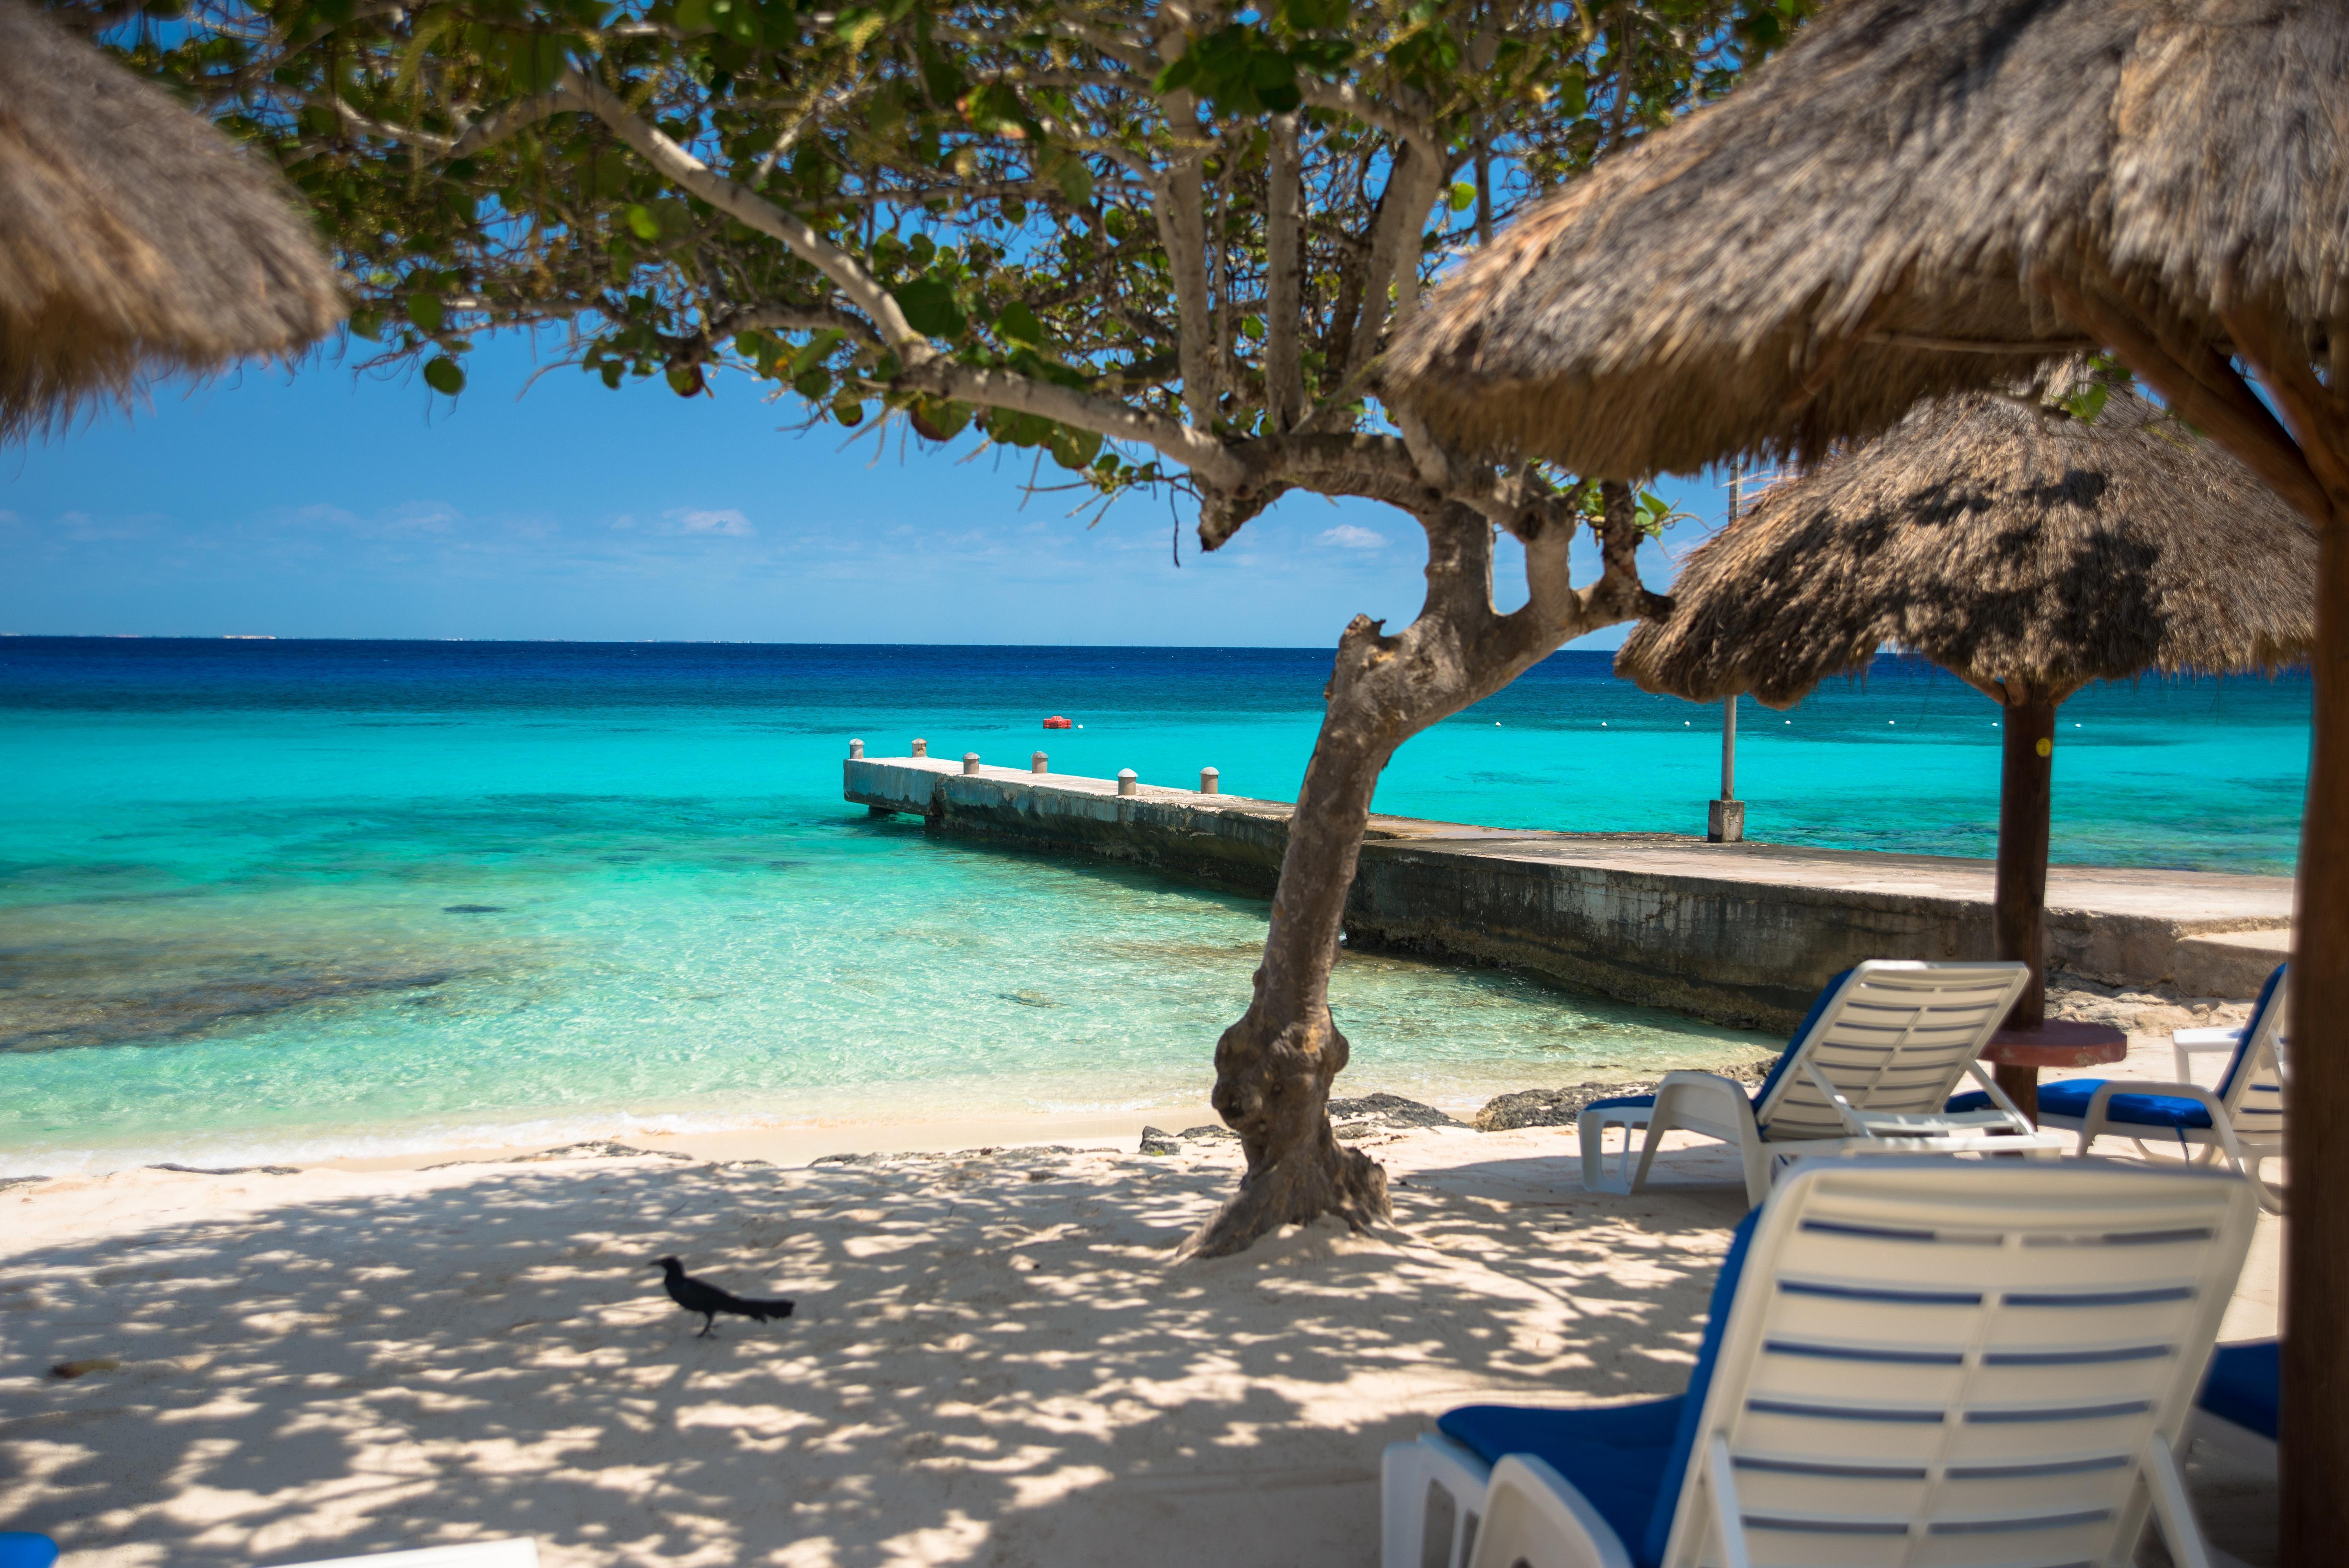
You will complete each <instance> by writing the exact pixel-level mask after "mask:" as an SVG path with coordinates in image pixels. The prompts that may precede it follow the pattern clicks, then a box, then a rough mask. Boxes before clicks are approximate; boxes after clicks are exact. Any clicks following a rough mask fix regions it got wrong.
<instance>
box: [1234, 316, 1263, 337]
mask: <svg viewBox="0 0 2349 1568" xmlns="http://www.w3.org/2000/svg"><path fill="white" fill-rule="evenodd" d="M1240 336H1241V337H1263V336H1264V317H1261V316H1243V317H1240Z"/></svg>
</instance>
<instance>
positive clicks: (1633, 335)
mask: <svg viewBox="0 0 2349 1568" xmlns="http://www.w3.org/2000/svg"><path fill="white" fill-rule="evenodd" d="M2344 81H2349V5H2342V4H2341V3H2340V0H2038V3H2035V4H2017V3H2015V0H1840V3H1839V4H1835V5H1830V6H1829V8H1828V9H1827V10H1826V12H1825V13H1824V14H1823V15H1822V16H1820V17H1819V18H1818V19H1817V20H1816V21H1815V22H1813V23H1812V24H1810V25H1809V26H1808V27H1807V28H1806V30H1805V32H1804V33H1803V34H1802V36H1799V37H1798V38H1797V39H1796V40H1795V43H1794V45H1793V46H1791V47H1789V48H1788V49H1787V50H1786V52H1785V54H1784V55H1782V56H1780V57H1778V58H1776V59H1775V60H1772V61H1770V62H1769V63H1768V64H1767V65H1765V66H1764V67H1760V68H1759V69H1758V70H1756V71H1755V73H1754V77H1753V78H1752V79H1751V80H1750V81H1748V82H1746V83H1745V84H1744V85H1743V86H1741V87H1740V88H1737V90H1736V91H1735V92H1734V93H1733V94H1732V95H1731V97H1730V98H1729V99H1726V100H1725V101H1723V103H1721V104H1719V105H1716V106H1714V107H1712V108H1708V109H1702V110H1700V111H1698V112H1697V113H1694V114H1692V115H1691V116H1690V117H1689V118H1688V119H1686V120H1684V121H1683V122H1682V123H1681V124H1680V125H1677V126H1675V127H1672V128H1671V129H1670V130H1665V131H1663V132H1661V133H1659V134H1657V135H1656V136H1655V137H1654V138H1653V139H1652V140H1650V141H1648V142H1647V143H1646V144H1645V145H1643V146H1640V147H1637V148H1634V149H1632V150H1630V151H1627V152H1626V153H1624V154H1623V155H1621V156H1619V157H1617V158H1614V159H1612V160H1609V161H1607V162H1605V163H1602V164H1601V165H1600V166H1599V168H1598V169H1597V170H1596V171H1593V172H1592V173H1590V174H1589V175H1588V176H1585V177H1583V178H1581V179H1578V180H1577V181H1576V182H1574V183H1573V184H1572V185H1570V186H1569V187H1568V188H1567V189H1566V190H1565V191H1564V192H1561V193H1560V194H1559V195H1557V197H1556V198H1554V199H1552V200H1551V201H1550V202H1547V203H1546V204H1544V205H1542V206H1539V207H1537V208H1536V209H1535V210H1534V211H1533V212H1531V213H1528V214H1527V215H1526V217H1525V218H1523V219H1522V220H1520V221H1519V222H1518V223H1516V225H1514V226H1513V227H1512V228H1511V229H1510V230H1509V231H1508V232H1507V233H1506V234H1502V235H1501V236H1500V237H1499V238H1497V239H1496V240H1495V241H1494V243H1493V244H1490V245H1487V246H1485V248H1484V249H1483V250H1482V251H1480V252H1479V253H1478V254H1476V255H1475V256H1474V257H1472V258H1471V259H1470V260H1469V262H1468V263H1467V264H1466V265H1465V266H1464V267H1463V268H1462V269H1461V270H1460V271H1459V272H1458V273H1457V274H1456V275H1454V277H1453V278H1451V279H1450V280H1449V281H1447V282H1446V283H1445V284H1444V286H1443V287H1442V288H1441V289H1440V290H1439V291H1438V292H1437V294H1436V295H1435V296H1434V297H1433V300H1432V301H1431V303H1430V308H1429V309H1428V310H1427V311H1425V312H1423V314H1422V315H1421V317H1420V318H1419V319H1418V320H1417V321H1416V322H1415V323H1414V324H1413V327H1412V328H1411V329H1410V330H1409V331H1408V332H1407V333H1406V334H1405V335H1404V337H1403V338H1402V341H1401V342H1399V343H1398V345H1397V346H1396V348H1394V350H1393V351H1392V352H1391V354H1390V355H1389V357H1388V361H1387V364H1386V367H1385V372H1384V374H1385V390H1386V394H1387V395H1388V397H1389V398H1390V399H1391V400H1392V401H1394V402H1395V403H1396V404H1397V405H1398V406H1400V407H1402V408H1406V409H1408V410H1413V411H1414V412H1416V413H1418V414H1419V415H1420V416H1421V417H1423V419H1425V420H1426V421H1428V423H1429V424H1430V426H1431V427H1433V429H1434V430H1435V431H1437V432H1438V433H1439V434H1443V435H1445V436H1447V437H1449V438H1451V439H1454V440H1455V441H1462V442H1464V444H1467V445H1470V446H1473V447H1476V448H1479V449H1483V450H1495V449H1506V450H1510V451H1515V452H1532V453H1537V454H1540V455H1543V456H1547V457H1549V458H1552V459H1554V460H1556V461H1557V462H1561V463H1563V464H1565V465H1566V466H1568V467H1569V468H1571V469H1574V470H1575V471H1577V472H1582V473H1586V474H1592V475H1611V476H1617V477H1623V478H1634V477H1640V476H1643V475H1646V474H1649V473H1652V472H1659V471H1680V472H1686V471H1690V470H1692V469H1695V468H1698V467H1700V466H1702V464H1704V463H1707V462H1713V461H1714V460H1715V459H1718V458H1720V457H1722V456H1724V455H1726V454H1728V453H1730V452H1741V451H1743V452H1758V453H1764V454H1767V455H1770V456H1773V457H1781V458H1792V459H1795V460H1798V461H1807V460H1809V459H1813V458H1816V457H1819V456H1822V455H1824V454H1825V453H1826V451H1827V450H1828V449H1829V447H1830V446H1831V444H1832V443H1833V442H1835V441H1840V440H1847V439H1861V438H1865V437H1867V436H1869V435H1872V434H1874V433H1875V432H1877V431H1881V430H1884V429H1887V428H1888V427H1889V426H1890V424H1891V423H1892V421H1895V420H1897V419H1899V417H1900V416H1901V414H1902V413H1903V412H1904V411H1905V410H1907V409H1908V408H1909V406H1910V404H1912V403H1913V402H1915V401H1916V400H1919V399H1920V398H1924V397H1932V396H1940V395H1942V394H1945V393H1949V392H1954V391H1961V390H1968V389H1982V388H1988V387H1992V386H1997V385H2002V384H2005V383H2007V382H2010V381H2012V380H2013V379H2014V378H2015V377H2016V376H2017V375H2018V374H2021V373H2024V372H2027V371H2028V370H2029V369H2030V368H2031V366H2032V364H2033V361H2034V360H2035V359H2044V358H2051V357H2056V356H2061V355H2063V354H2065V353H2068V352H2071V351H2073V350H2074V349H2075V348H2077V347H2079V346H2080V345H2081V343H2082V337H2081V334H2080V333H2079V332H2078V330H2077V329H2075V328H2074V327H2070V326H2067V325H2066V324H2065V323H2064V320H2063V319H2062V318H2061V317H2058V315H2057V314H2056V313H2055V310H2054V306H2052V305H2051V304H2050V303H2049V302H2048V299H2047V298H2046V296H2045V295H2044V291H2043V290H2041V289H2040V288H2038V287H2036V286H2034V285H2033V273H2034V269H2043V268H2044V269H2047V270H2048V271H2049V272H2050V273H2051V274H2053V275H2058V276H2061V277H2064V278H2066V279H2070V280H2075V281H2076V280H2079V279H2087V280H2089V283H2088V286H2090V287H2091V288H2101V289H2102V290H2103V291H2104V292H2105V293H2106V295H2107V296H2114V295H2115V289H2116V287H2118V288H2119V289H2120V290H2121V291H2122V292H2124V293H2132V294H2139V295H2143V296H2148V297H2151V296H2161V297H2166V298H2168V300H2169V301H2171V302H2172V306H2173V307H2175V308H2184V309H2188V310H2190V311H2192V312H2194V313H2196V314H2195V315H2194V317H2193V318H2192V319H2190V320H2189V321H2187V322H2186V325H2187V327H2189V329H2190V330H2191V331H2192V332H2193V333H2195V334H2196V335H2198V336H2200V337H2205V338H2206V339H2208V340H2210V341H2219V340H2220V338H2221V337H2222V329H2221V328H2220V326H2219V324H2218V322H2217V317H2216V314H2215V313H2216V311H2217V310H2219V309H2220V308H2224V307H2227V306H2228V304H2229V302H2230V301H2234V302H2237V303H2240V302H2244V301H2251V302H2254V303H2257V304H2260V305H2261V306H2267V307H2271V309H2272V310H2273V311H2274V312H2275V314H2276V316H2277V318H2279V319H2286V320H2291V321H2294V322H2299V323H2303V324H2316V327H2314V328H2313V329H2315V330H2318V331H2319V333H2320V336H2321V332H2322V327H2323V324H2325V323H2330V322H2333V321H2335V320H2339V319H2341V318H2342V317H2344V314H2349V114H2344V112H2343V109H2342V105H2343V102H2344V99H2343V90H2344V89H2343V83H2344ZM2099 269H2106V270H2099ZM2156 282H2158V284H2159V285H2160V287H2159V288H2158V290H2157V289H2155V288H2153V287H2152V286H2151V285H2153V284H2154V283H2156ZM2179 301H2185V302H2188V303H2187V304H2185V305H2183V306H2179V305H2178V302H2179ZM2317 351H2318V352H2319V353H2320V354H2321V353H2322V352H2323V349H2322V347H2321V345H2320V347H2319V348H2318V350H2317Z"/></svg>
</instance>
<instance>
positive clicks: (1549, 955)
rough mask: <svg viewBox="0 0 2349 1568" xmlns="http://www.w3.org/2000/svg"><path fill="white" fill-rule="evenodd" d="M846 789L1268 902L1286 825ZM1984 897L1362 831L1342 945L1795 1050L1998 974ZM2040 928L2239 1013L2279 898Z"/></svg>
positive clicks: (859, 770)
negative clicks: (1866, 974) (1476, 968)
mask: <svg viewBox="0 0 2349 1568" xmlns="http://www.w3.org/2000/svg"><path fill="white" fill-rule="evenodd" d="M843 786H844V789H845V792H846V794H847V796H848V798H849V799H850V800H853V801H859V802H862V803H864V805H872V806H877V807H881V808H884V809H887V810H892V811H903V812H910V813H913V814H916V815H920V816H922V817H924V818H925V819H926V821H927V822H928V824H929V826H931V828H932V829H933V830H934V831H936V832H941V833H951V834H955V835H958V836H968V837H977V838H992V839H997V840H999V841H1003V842H1007V843H1015V844H1020V845H1025V846H1029V847H1031V848H1037V849H1047V850H1057V851H1064V852H1081V853H1085V854H1090V855H1096V856H1100V857H1104V858H1108V859H1113V860H1122V861H1125V862H1127V863H1130V864H1133V865H1138V866H1146V867H1152V868H1154V869H1156V870H1160V871H1164V872H1167V873H1170V874H1172V875H1174V876H1178V877H1188V878H1192V879H1195V880H1200V881H1206V882H1209V883H1212V884H1214V885H1216V886H1219V887H1225V888H1235V889H1237V890H1239V891H1243V892H1249V893H1255V894H1257V895H1259V896H1263V897H1269V896H1270V895H1271V892H1272V888H1273V884H1274V882H1275V880H1276V879H1277V878H1278V875H1279V869H1280V855H1281V850H1282V847H1283V846H1284V845H1285V844H1286V842H1287V839H1288V815H1289V810H1290V808H1289V806H1288V804H1287V803H1285V802H1281V801H1266V800H1250V799H1247V798H1246V797H1244V796H1237V795H1225V794H1217V795H1206V794H1198V793H1197V792H1195V791H1193V790H1185V789H1164V788H1160V787H1156V786H1153V785H1150V784H1143V785H1142V786H1141V787H1140V789H1139V790H1138V791H1137V792H1136V793H1135V794H1131V795H1124V796H1121V795H1120V794H1118V793H1117V784H1116V781H1115V780H1113V779H1095V778H1082V777H1078V776H1076V775H1073V774H1031V773H1021V772H1015V771H1014V770H1012V769H1009V768H988V767H982V768H981V769H980V770H979V771H978V773H977V774H963V773H962V772H961V768H960V764H959V763H954V762H947V761H942V760H935V759H930V758H918V757H916V758H905V757H895V758H865V759H859V760H853V761H851V762H849V763H847V764H846V772H845V774H844V778H843ZM1991 888H1992V865H1991V863H1990V862H1989V861H1987V860H1958V859H1949V858H1943V857H1935V856H1926V855H1885V854H1878V853H1873V852H1868V851H1857V850H1836V849H1802V848H1792V847H1788V846H1779V845H1767V844H1751V843H1747V844H1707V843H1705V842H1704V841H1703V840H1702V839H1699V838H1693V837H1682V836H1678V835H1672V834H1589V833H1545V832H1528V831H1523V830H1509V829H1499V828H1489V827H1474V826H1462V825H1459V824H1454V823H1443V822H1424V821H1421V820H1418V819H1415V818H1411V817H1395V816H1374V817H1372V818H1371V826H1370V830H1369V833H1368V835H1367V838H1366V842H1365V843H1364V845H1363V848H1362V864H1361V871H1360V872H1359V873H1358V874H1357V876H1356V877H1355V879H1354V888H1353V892H1352V895H1351V897H1350V900H1349V902H1348V906H1347V912H1346V930H1347V938H1348V940H1349V941H1350V942H1352V943H1354V944H1356V945H1358V946H1361V947H1380V948H1387V949H1392V950H1404V951H1413V952H1421V953H1425V954H1427V955H1429V956H1431V957H1440V958H1445V959H1451V960H1459V961H1471V962H1482V963H1495V964H1501V965H1506V966H1507V967H1509V968H1513V969H1520V970H1525V971H1531V972H1533V973H1535V974H1538V975H1542V976H1546V977H1547V978H1549V979H1552V980H1556V981H1561V982H1564V983H1566V984H1568V985H1573V986H1578V987H1581V988H1584V989H1587V990H1590V991H1595V992H1599V993H1601V994H1603V995H1608V996H1615V997H1619V998H1622V999H1623V1000H1625V1001H1629V1002H1649V1003H1653V1004H1655V1005H1659V1006H1664V1007H1672V1008H1678V1009H1680V1010H1681V1011H1682V1012H1692V1013H1694V1014H1696V1015H1697V1016H1699V1017H1702V1018H1710V1019H1714V1020H1718V1021H1720V1022H1723V1023H1743V1024H1750V1025H1754V1026H1758V1027H1768V1028H1785V1027H1788V1026H1791V1025H1792V1024H1794V1023H1796V1022H1798V1021H1799V1020H1800V1018H1801V1016H1802V1014H1803V1012H1804V1011H1805V1009H1806V1008H1807V1007H1808V1006H1809V1005H1810V1001H1811V998H1812V997H1813V996H1814V995H1815V994H1816V992H1817V991H1818V988H1819V986H1820V985H1821V984H1823V983H1824V982H1825V981H1826V980H1827V979H1828V977H1830V976H1831V975H1833V974H1835V973H1836V972H1837V971H1839V970H1843V969H1846V968H1848V967H1849V966H1850V965H1852V964H1854V963H1857V962H1858V961H1860V960H1862V959H1869V958H1918V959H1925V958H1945V959H1965V958H1987V957H1989V956H1990V954H1991ZM2047 904H2048V912H2047V924H2048V935H2049V943H2050V947H2051V953H2050V956H2051V958H2052V959H2053V961H2054V964H2055V965H2056V966H2057V967H2059V968H2064V969H2069V970H2073V971H2076V972H2078V973H2081V974H2085V975H2088V976H2090V977H2092V978H2094V979H2096V980H2099V981H2104V982H2106V983H2107V984H2127V985H2140V986H2142V985H2170V986H2181V987H2184V988H2186V989H2189V990H2196V989H2197V987H2199V983H2201V982H2205V981H2220V980H2223V981H2226V989H2222V990H2217V991H2213V992H2199V991H2198V993H2199V994H2218V995H2230V994H2232V995H2248V994H2250V993H2251V990H2254V989H2256V986H2255V985H2254V986H2248V987H2247V986H2245V985H2244V984H2243V981H2244V979H2245V978H2246V977H2247V976H2248V975H2249V974H2250V973H2251V971H2253V970H2254V969H2257V970H2258V973H2259V974H2260V976H2261V978H2264V976H2265V973H2266V970H2265V969H2263V968H2259V964H2260V963H2261V960H2262V958H2263V956H2264V954H2265V952H2266V947H2265V946H2262V945H2261V944H2272V942H2273V940H2274V934H2275V930H2276V928H2279V927H2282V926H2285V925H2287V924H2288V923H2289V922H2290V920H2291V919H2292V883H2291V881H2290V879H2289V878H2286V877H2250V876H2234V875H2226V874H2220V873H2214V872H2189V871H2146V870H2106V869H2099V868H2095V867H2066V866H2058V867H2052V868H2051V869H2050V871H2049V874H2048V878H2047ZM2237 932H2243V933H2250V932H2258V933H2261V936H2260V939H2259V942H2258V943H2254V944H2250V945H2246V944H2244V943H2220V944H2217V945H2216V946H2215V947H2214V946H2212V945H2211V944H2209V943H2208V942H2206V941H2204V939H2208V938H2210V937H2213V936H2216V935H2220V934H2222V933H2237ZM2287 934H2288V933H2287ZM2254 949H2256V950H2254ZM2214 954H2216V955H2220V956H2216V957H2214ZM2222 958H2223V961H2221V960H2222ZM2270 967H2272V964H2270ZM2189 980H2191V981H2194V982H2196V984H2195V985H2194V986H2187V985H2186V982H2187V981H2189Z"/></svg>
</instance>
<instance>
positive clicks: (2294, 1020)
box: [2282, 346, 2349, 1568]
mask: <svg viewBox="0 0 2349 1568" xmlns="http://www.w3.org/2000/svg"><path fill="white" fill-rule="evenodd" d="M2340 352H2341V350H2340V348H2338V347H2337V346H2336V347H2335V348H2334V353H2335V354H2336V355H2338V354H2339V353H2340ZM2334 363H2335V364H2339V363H2340V361H2339V359H2337V358H2336V359H2335V361H2334ZM2336 396H2337V394H2336ZM2333 461H2334V462H2337V463H2342V464H2344V466H2349V452H2341V451H2338V450H2336V452H2335V454H2334V457H2333ZM2343 503H2349V496H2344V497H2343ZM2343 503H2336V507H2337V508H2338V509H2337V510H2336V511H2335V513H2334V514H2333V516H2332V517H2331V518H2329V519H2326V520H2324V521H2323V523H2321V524H2319V526H2318V528H2317V557H2316V650H2315V653H2314V654H2313V657H2312V658H2311V659H2310V663H2311V664H2312V665H2313V673H2314V676H2315V687H2316V693H2315V704H2314V707H2315V711H2314V713H2313V720H2314V729H2315V735H2314V740H2313V744H2312V745H2311V747H2310V753H2309V769H2308V800H2307V805H2306V808H2305V810H2304V811H2303V813H2302V817H2301V828H2300V880H2299V886H2298V888H2297V889H2296V891H2297V895H2298V897H2297V898H2296V900H2295V904H2296V908H2295V909H2294V911H2293V914H2292V972H2291V974H2290V975H2289V976H2287V977H2286V981H2287V983H2288V984H2290V986H2291V987H2292V993H2291V999H2290V1000H2291V1005H2292V1011H2291V1012H2290V1013H2289V1014H2287V1015H2286V1019H2285V1026H2286V1028H2287V1029H2288V1030H2289V1031H2290V1033H2291V1039H2292V1046H2291V1049H2292V1116H2291V1119H2290V1121H2289V1122H2288V1123H2287V1124H2286V1125H2285V1127H2284V1135H2283V1137H2284V1158H2285V1165H2286V1168H2287V1169H2289V1170H2290V1171H2291V1173H2292V1196H2291V1199H2290V1201H2291V1204H2292V1211H2291V1215H2290V1217H2289V1218H2288V1219H2287V1220H2286V1221H2285V1224H2284V1266H2283V1277H2284V1282H2285V1290H2286V1294H2285V1297H2284V1324H2283V1412H2282V1416H2283V1425H2282V1480H2283V1508H2282V1547H2283V1561H2284V1562H2285V1563H2287V1564H2289V1565H2291V1568H2316V1565H2317V1564H2319V1563H2335V1562H2338V1561H2339V1560H2340V1558H2339V1553H2340V1552H2341V1546H2342V1542H2343V1541H2344V1540H2349V1487H2344V1485H2343V1484H2342V1481H2343V1478H2344V1476H2349V1220H2344V1218H2343V1217H2344V1216H2349V504H2343Z"/></svg>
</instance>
